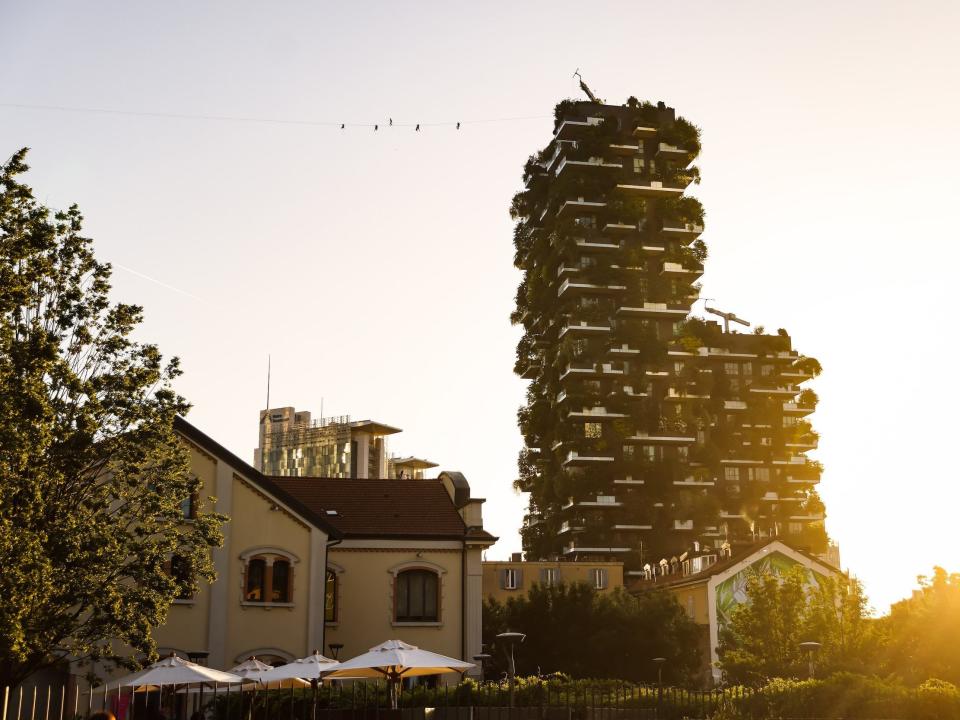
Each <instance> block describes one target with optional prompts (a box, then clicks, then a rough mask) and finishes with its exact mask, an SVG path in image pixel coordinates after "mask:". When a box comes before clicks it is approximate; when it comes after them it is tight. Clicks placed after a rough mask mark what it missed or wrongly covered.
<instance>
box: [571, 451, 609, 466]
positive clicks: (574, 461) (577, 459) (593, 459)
mask: <svg viewBox="0 0 960 720" xmlns="http://www.w3.org/2000/svg"><path fill="white" fill-rule="evenodd" d="M612 462H613V457H611V456H609V455H580V454H578V453H577V451H576V450H571V451H570V452H568V453H567V457H566V459H565V460H564V461H563V464H564V466H565V467H589V466H591V465H603V464H604V463H612Z"/></svg>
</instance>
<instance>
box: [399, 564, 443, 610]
mask: <svg viewBox="0 0 960 720" xmlns="http://www.w3.org/2000/svg"><path fill="white" fill-rule="evenodd" d="M396 582H397V585H396V598H395V603H394V607H395V616H396V621H397V622H437V621H438V620H439V619H440V596H439V587H440V583H439V582H438V579H437V574H436V573H435V572H431V571H430V570H404V571H403V572H401V573H398V574H397V581H396Z"/></svg>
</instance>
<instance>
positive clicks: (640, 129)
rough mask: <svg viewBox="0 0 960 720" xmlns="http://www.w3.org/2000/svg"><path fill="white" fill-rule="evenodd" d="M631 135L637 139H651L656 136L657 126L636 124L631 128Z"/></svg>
mask: <svg viewBox="0 0 960 720" xmlns="http://www.w3.org/2000/svg"><path fill="white" fill-rule="evenodd" d="M633 136H634V137H635V138H637V139H638V140H652V139H653V138H655V137H656V136H657V128H655V127H647V126H644V125H638V126H637V127H635V128H634V129H633Z"/></svg>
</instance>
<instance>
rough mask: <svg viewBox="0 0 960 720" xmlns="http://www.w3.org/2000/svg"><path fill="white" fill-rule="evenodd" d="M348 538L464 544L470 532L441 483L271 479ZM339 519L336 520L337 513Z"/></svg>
mask: <svg viewBox="0 0 960 720" xmlns="http://www.w3.org/2000/svg"><path fill="white" fill-rule="evenodd" d="M270 480H271V481H272V482H273V483H274V484H276V485H277V486H278V487H280V488H282V489H283V490H284V491H285V492H286V493H287V494H289V495H290V496H292V497H294V498H296V499H297V500H298V501H299V502H300V503H302V504H303V505H304V506H306V507H307V508H309V509H310V510H311V511H313V512H314V513H316V514H318V515H320V516H322V517H323V518H324V519H325V520H327V522H329V523H330V524H331V525H333V526H334V527H335V528H337V529H338V530H339V531H340V532H341V533H343V536H344V537H345V538H398V539H399V538H419V539H454V538H455V539H458V540H459V539H461V538H463V537H465V535H466V532H467V528H466V525H465V524H464V522H463V518H461V517H460V513H459V512H458V511H457V508H456V507H454V504H453V501H452V500H451V499H450V495H449V494H448V493H447V491H446V489H445V488H444V486H443V483H442V482H441V481H440V480H436V479H424V480H364V479H359V478H353V479H344V478H302V477H271V478H270ZM334 512H335V513H336V514H333V513H334Z"/></svg>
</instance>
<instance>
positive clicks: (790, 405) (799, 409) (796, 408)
mask: <svg viewBox="0 0 960 720" xmlns="http://www.w3.org/2000/svg"><path fill="white" fill-rule="evenodd" d="M812 412H813V408H812V407H808V406H806V405H798V404H797V403H795V402H785V403H784V404H783V414H784V415H796V416H804V415H809V414H810V413H812Z"/></svg>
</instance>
